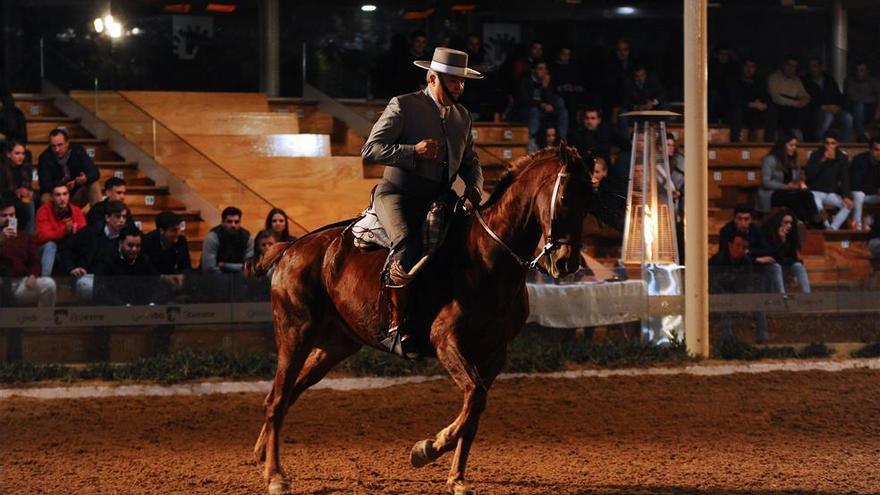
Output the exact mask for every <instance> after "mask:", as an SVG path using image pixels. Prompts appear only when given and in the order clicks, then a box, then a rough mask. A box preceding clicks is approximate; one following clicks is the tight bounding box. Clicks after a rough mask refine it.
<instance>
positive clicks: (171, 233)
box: [159, 225, 180, 244]
mask: <svg viewBox="0 0 880 495" xmlns="http://www.w3.org/2000/svg"><path fill="white" fill-rule="evenodd" d="M159 232H160V234H161V235H162V239H163V240H164V241H165V244H174V243H175V242H177V238H178V237H180V225H175V226H173V227H168V228H167V229H162V230H160V231H159Z"/></svg>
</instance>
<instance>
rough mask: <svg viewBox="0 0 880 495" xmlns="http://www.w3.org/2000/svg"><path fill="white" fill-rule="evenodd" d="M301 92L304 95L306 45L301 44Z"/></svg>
mask: <svg viewBox="0 0 880 495" xmlns="http://www.w3.org/2000/svg"><path fill="white" fill-rule="evenodd" d="M302 78H303V80H302V92H303V96H305V94H306V43H305V42H303V59H302Z"/></svg>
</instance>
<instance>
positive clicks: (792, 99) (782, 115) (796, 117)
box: [764, 55, 810, 142]
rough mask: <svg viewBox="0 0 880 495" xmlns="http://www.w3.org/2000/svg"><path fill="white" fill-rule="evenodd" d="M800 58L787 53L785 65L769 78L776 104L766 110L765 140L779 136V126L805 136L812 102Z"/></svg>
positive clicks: (801, 136)
mask: <svg viewBox="0 0 880 495" xmlns="http://www.w3.org/2000/svg"><path fill="white" fill-rule="evenodd" d="M797 70H798V60H797V58H795V57H793V56H791V55H787V56H786V57H785V60H784V62H783V64H782V68H781V69H779V70H777V71H776V72H774V73H772V74H770V77H768V78H767V92H768V93H769V94H770V100H772V102H773V105H771V106H770V108H769V113H768V114H767V132H766V134H765V135H764V140H765V141H771V142H772V141H773V140H775V139H776V132H777V129H782V131H783V132H790V133H792V134H794V135H795V136H797V138H798V139H799V140H801V141H803V140H804V132H803V129H804V124H805V122H806V115H805V113H804V112H805V109H806V107H807V105H809V104H810V94H809V93H807V90H806V89H804V84H803V83H802V82H801V80H800V78H798V72H797Z"/></svg>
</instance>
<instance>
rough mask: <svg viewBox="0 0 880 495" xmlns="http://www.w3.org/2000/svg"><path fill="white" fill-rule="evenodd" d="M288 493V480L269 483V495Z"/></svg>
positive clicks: (284, 494) (285, 494)
mask: <svg viewBox="0 0 880 495" xmlns="http://www.w3.org/2000/svg"><path fill="white" fill-rule="evenodd" d="M289 493H290V482H289V481H286V480H280V481H273V482H271V483H269V495H287V494H289Z"/></svg>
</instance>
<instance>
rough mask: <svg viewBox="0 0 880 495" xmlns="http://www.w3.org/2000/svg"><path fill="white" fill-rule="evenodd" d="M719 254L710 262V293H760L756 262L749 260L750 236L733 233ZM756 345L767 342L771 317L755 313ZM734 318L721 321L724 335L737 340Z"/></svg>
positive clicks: (727, 315)
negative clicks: (734, 330)
mask: <svg viewBox="0 0 880 495" xmlns="http://www.w3.org/2000/svg"><path fill="white" fill-rule="evenodd" d="M723 242H724V244H721V245H720V248H719V249H718V252H717V253H716V254H715V255H714V256H712V257H711V258H710V259H709V292H710V293H712V294H743V293H751V292H759V291H760V289H759V287H760V284H759V283H758V278H759V275H758V274H757V273H756V269H755V265H754V263H753V261H752V258H751V257H749V256H748V252H749V236H748V235H747V234H745V233H743V232H740V231H738V230H737V231H734V232H732V233H731V234H730V235H729V236H728V237H727V238H726V239H724V241H723ZM754 315H755V341H756V342H759V343H763V342H767V339H768V338H769V333H768V332H767V315H766V314H765V313H764V312H763V311H755V312H754ZM733 316H734V315H732V314H730V313H724V314H723V316H722V318H721V335H722V337H723V338H726V339H727V338H732V337H733Z"/></svg>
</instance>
